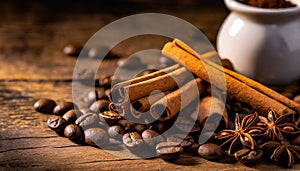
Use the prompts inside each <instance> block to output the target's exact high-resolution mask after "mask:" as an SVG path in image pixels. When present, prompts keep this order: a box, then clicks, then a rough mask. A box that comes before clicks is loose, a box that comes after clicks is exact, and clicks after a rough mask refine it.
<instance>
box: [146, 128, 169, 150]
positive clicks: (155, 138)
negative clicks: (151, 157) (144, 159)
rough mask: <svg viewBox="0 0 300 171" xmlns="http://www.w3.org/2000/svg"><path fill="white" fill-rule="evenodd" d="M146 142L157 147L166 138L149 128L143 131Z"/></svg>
mask: <svg viewBox="0 0 300 171" xmlns="http://www.w3.org/2000/svg"><path fill="white" fill-rule="evenodd" d="M142 138H143V140H144V142H145V143H146V144H147V145H149V146H150V147H155V146H156V145H157V144H158V143H161V142H164V141H165V139H164V137H163V136H161V135H160V134H159V133H158V132H156V131H153V130H150V129H147V130H145V131H144V132H143V133H142Z"/></svg>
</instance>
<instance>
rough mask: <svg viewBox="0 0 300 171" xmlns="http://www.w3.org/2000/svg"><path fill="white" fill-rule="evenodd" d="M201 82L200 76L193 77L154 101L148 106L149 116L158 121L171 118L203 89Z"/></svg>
mask: <svg viewBox="0 0 300 171" xmlns="http://www.w3.org/2000/svg"><path fill="white" fill-rule="evenodd" d="M201 82H202V81H201V79H200V78H196V79H193V80H191V81H189V82H188V83H186V84H185V85H183V86H182V87H181V88H179V89H177V90H175V91H173V92H171V93H169V94H167V95H166V96H165V97H163V98H161V99H160V100H158V101H157V102H155V103H154V104H153V105H152V106H151V108H150V114H151V116H152V117H153V118H154V119H156V120H159V121H166V120H169V119H171V118H172V117H173V116H175V115H176V114H178V113H179V112H180V110H181V109H183V108H184V107H186V106H187V105H188V104H190V103H191V102H192V101H193V100H195V99H196V98H197V97H199V95H200V94H201V93H202V92H203V91H204V89H205V87H204V86H203V84H202V83H201Z"/></svg>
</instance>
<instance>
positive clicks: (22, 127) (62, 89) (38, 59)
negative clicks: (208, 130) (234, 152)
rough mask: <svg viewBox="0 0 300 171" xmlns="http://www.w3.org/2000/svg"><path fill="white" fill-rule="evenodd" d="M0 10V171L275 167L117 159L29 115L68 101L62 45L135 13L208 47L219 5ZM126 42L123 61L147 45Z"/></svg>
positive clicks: (51, 5)
mask: <svg viewBox="0 0 300 171" xmlns="http://www.w3.org/2000/svg"><path fill="white" fill-rule="evenodd" d="M0 11H1V16H0V170H6V169H11V168H12V169H28V170H29V169H43V170H44V169H49V170H57V169H59V170H60V169H62V170H65V169H77V170H79V169H84V170H134V169H136V170H201V169H205V170H256V169H265V170H268V169H281V168H280V167H277V166H275V165H274V164H272V165H270V166H268V165H266V164H265V163H259V164H257V165H255V166H252V167H246V166H244V165H242V164H240V163H234V164H225V163H217V162H211V161H207V160H205V159H202V158H200V157H196V156H190V155H182V156H181V157H180V158H179V159H178V160H176V161H174V162H172V163H170V162H166V161H163V160H162V159H159V158H154V159H135V160H132V159H130V158H125V159H122V158H120V157H118V156H114V155H112V154H110V153H108V152H106V151H104V150H101V149H99V148H95V147H90V146H82V145H77V144H75V143H73V142H71V141H69V140H68V139H67V138H64V137H60V136H58V135H57V134H56V133H55V132H53V131H51V130H50V129H49V128H48V126H47V124H46V120H47V118H48V117H49V115H45V114H40V113H37V112H36V111H35V110H34V109H33V103H34V102H35V101H36V100H37V99H39V98H43V97H46V98H52V99H55V100H57V101H60V100H72V86H71V85H72V78H73V69H74V66H75V63H76V58H75V57H70V56H66V55H64V54H63V52H62V48H63V47H64V46H65V45H66V44H68V43H78V44H84V43H85V42H86V41H87V40H88V39H89V38H90V37H91V36H92V35H93V34H94V33H95V32H96V31H98V30H99V29H100V28H101V27H102V26H104V25H106V24H108V23H110V22H112V21H114V20H116V19H119V18H121V17H124V16H128V15H130V14H136V13H142V12H157V13H165V14H170V15H173V16H176V17H179V18H182V19H184V20H186V21H188V22H190V23H192V24H193V25H195V26H196V27H198V28H199V29H200V30H201V31H203V33H204V34H205V35H206V36H207V37H208V38H209V40H210V41H211V42H212V43H213V44H215V39H216V34H217V31H218V29H219V27H220V25H221V23H222V21H223V19H224V18H225V16H226V15H227V13H228V11H227V10H226V8H225V7H224V6H223V3H222V2H220V1H211V2H205V1H204V0H203V1H198V2H196V1H188V2H185V3H183V2H182V3H180V2H173V1H163V2H160V3H158V2H151V3H149V2H147V1H145V2H143V3H141V2H138V1H120V2H119V3H116V2H114V1H104V2H102V3H97V2H96V1H87V2H85V1H68V0H67V1H62V2H61V1H39V2H35V3H34V2H32V1H28V2H21V4H20V3H16V2H14V1H9V2H6V1H4V2H1V3H0ZM103 41H105V40H103ZM154 43H155V41H154ZM129 44H130V46H129V47H128V46H120V47H119V48H117V49H116V52H117V53H119V54H122V55H127V54H130V53H132V51H134V50H135V49H136V48H137V49H138V48H141V47H142V48H147V44H145V43H137V41H132V43H129ZM150 44H151V43H150ZM152 44H153V42H152ZM87 60H90V59H87ZM116 62H117V60H116V59H112V60H105V61H104V62H103V67H104V68H105V71H106V72H105V73H103V72H102V73H97V77H98V78H102V77H104V76H106V75H110V74H112V73H113V72H114V69H115V68H116V66H117V65H116ZM77 81H78V80H77ZM294 168H295V169H296V168H298V169H299V168H300V167H299V166H295V167H294Z"/></svg>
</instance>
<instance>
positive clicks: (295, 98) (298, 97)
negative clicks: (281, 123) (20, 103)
mask: <svg viewBox="0 0 300 171" xmlns="http://www.w3.org/2000/svg"><path fill="white" fill-rule="evenodd" d="M293 100H294V101H295V102H296V103H299V104H300V95H296V96H295V97H294V98H293Z"/></svg>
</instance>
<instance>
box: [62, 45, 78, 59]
mask: <svg viewBox="0 0 300 171" xmlns="http://www.w3.org/2000/svg"><path fill="white" fill-rule="evenodd" d="M82 48H83V47H82V46H79V45H75V44H69V45H67V46H65V47H64V49H63V53H64V54H65V55H68V56H75V57H77V56H78V55H79V54H80V52H81V50H82Z"/></svg>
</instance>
